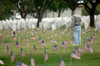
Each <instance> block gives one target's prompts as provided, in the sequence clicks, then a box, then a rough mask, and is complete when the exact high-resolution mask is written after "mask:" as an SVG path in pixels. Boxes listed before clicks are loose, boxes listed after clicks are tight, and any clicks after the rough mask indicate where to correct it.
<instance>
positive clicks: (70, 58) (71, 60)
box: [70, 58, 72, 66]
mask: <svg viewBox="0 0 100 66" xmlns="http://www.w3.org/2000/svg"><path fill="white" fill-rule="evenodd" d="M71 64H72V58H70V66H71Z"/></svg>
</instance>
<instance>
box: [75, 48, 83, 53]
mask: <svg viewBox="0 0 100 66" xmlns="http://www.w3.org/2000/svg"><path fill="white" fill-rule="evenodd" d="M75 50H77V51H78V53H80V54H82V53H83V51H84V50H83V49H81V48H78V47H75Z"/></svg>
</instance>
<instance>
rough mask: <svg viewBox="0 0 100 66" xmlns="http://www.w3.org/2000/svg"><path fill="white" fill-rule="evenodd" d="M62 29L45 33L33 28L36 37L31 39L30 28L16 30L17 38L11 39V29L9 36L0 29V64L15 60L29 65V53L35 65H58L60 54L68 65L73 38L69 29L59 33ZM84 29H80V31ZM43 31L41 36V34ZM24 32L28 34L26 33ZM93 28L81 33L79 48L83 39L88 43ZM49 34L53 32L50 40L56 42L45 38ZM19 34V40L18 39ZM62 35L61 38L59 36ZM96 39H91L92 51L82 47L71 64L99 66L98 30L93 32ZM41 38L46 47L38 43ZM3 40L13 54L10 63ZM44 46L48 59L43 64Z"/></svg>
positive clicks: (11, 64)
mask: <svg viewBox="0 0 100 66" xmlns="http://www.w3.org/2000/svg"><path fill="white" fill-rule="evenodd" d="M61 31H62V29H57V30H55V31H53V32H52V31H51V30H47V33H45V32H44V31H43V30H42V31H41V33H40V31H39V30H37V31H36V30H35V31H33V36H34V37H35V35H36V32H37V35H38V38H36V39H35V40H31V39H30V37H31V36H32V34H31V33H32V30H27V31H26V32H24V31H23V30H21V31H20V32H16V38H17V40H13V38H12V37H11V36H10V35H11V30H10V31H9V36H7V32H6V31H5V30H2V31H1V34H2V35H3V38H4V40H3V44H2V40H0V59H1V60H2V61H3V62H4V65H0V66H15V65H16V61H17V60H18V61H20V62H23V63H25V64H27V65H28V66H31V54H32V58H34V60H35V64H36V66H60V56H62V59H63V61H64V62H65V65H66V66H70V58H71V51H72V50H74V46H72V44H71V42H70V41H71V39H72V38H73V32H72V31H71V29H68V30H66V31H65V32H64V34H63V35H62V34H61ZM68 31H69V32H70V33H71V34H70V35H69V36H67V37H66V32H68ZM83 31H84V29H82V32H83ZM42 32H43V36H42ZM55 32H56V33H57V36H56V37H55ZM26 33H27V34H28V35H26ZM93 33H94V29H93V28H91V29H90V30H89V31H88V32H86V33H85V34H83V33H82V36H81V37H82V39H81V40H82V44H81V45H79V46H78V47H79V48H82V49H84V41H85V43H86V44H88V40H87V37H90V36H91V35H92V37H93ZM51 34H53V38H51V39H52V40H56V41H57V42H58V44H55V43H51V42H50V39H47V36H49V37H51ZM19 35H20V40H19ZM61 35H62V38H59V37H60V36H61ZM95 35H96V39H93V45H92V46H91V47H92V49H93V53H90V52H88V51H87V50H85V49H84V52H83V53H82V54H81V59H80V60H77V59H74V58H72V61H71V66H100V32H97V31H96V32H95ZM25 37H27V38H28V39H29V42H28V43H29V46H28V47H27V44H26V42H25V41H24V39H25ZM40 37H41V38H42V40H44V42H45V43H46V47H44V46H42V43H39V42H38V40H39V38H40ZM65 40H67V41H68V44H67V45H66V46H67V48H64V47H62V41H63V42H65ZM5 41H6V42H7V43H8V44H9V50H10V51H12V52H13V54H14V55H15V60H14V62H12V63H11V55H7V48H6V47H5ZM16 41H18V42H19V44H21V47H20V48H17V47H16ZM54 44H55V45H57V46H58V47H60V49H59V50H54ZM34 45H35V46H36V48H37V52H34ZM21 48H22V49H23V51H24V53H25V56H24V57H22V56H21ZM44 48H45V49H46V52H47V54H48V60H47V62H46V64H45V61H44Z"/></svg>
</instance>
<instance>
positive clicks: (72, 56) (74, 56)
mask: <svg viewBox="0 0 100 66" xmlns="http://www.w3.org/2000/svg"><path fill="white" fill-rule="evenodd" d="M71 58H75V59H81V58H80V56H78V55H76V53H75V51H73V50H72V52H71Z"/></svg>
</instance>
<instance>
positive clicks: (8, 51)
mask: <svg viewBox="0 0 100 66" xmlns="http://www.w3.org/2000/svg"><path fill="white" fill-rule="evenodd" d="M9 54H10V50H9V47H8V46H7V55H9Z"/></svg>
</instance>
